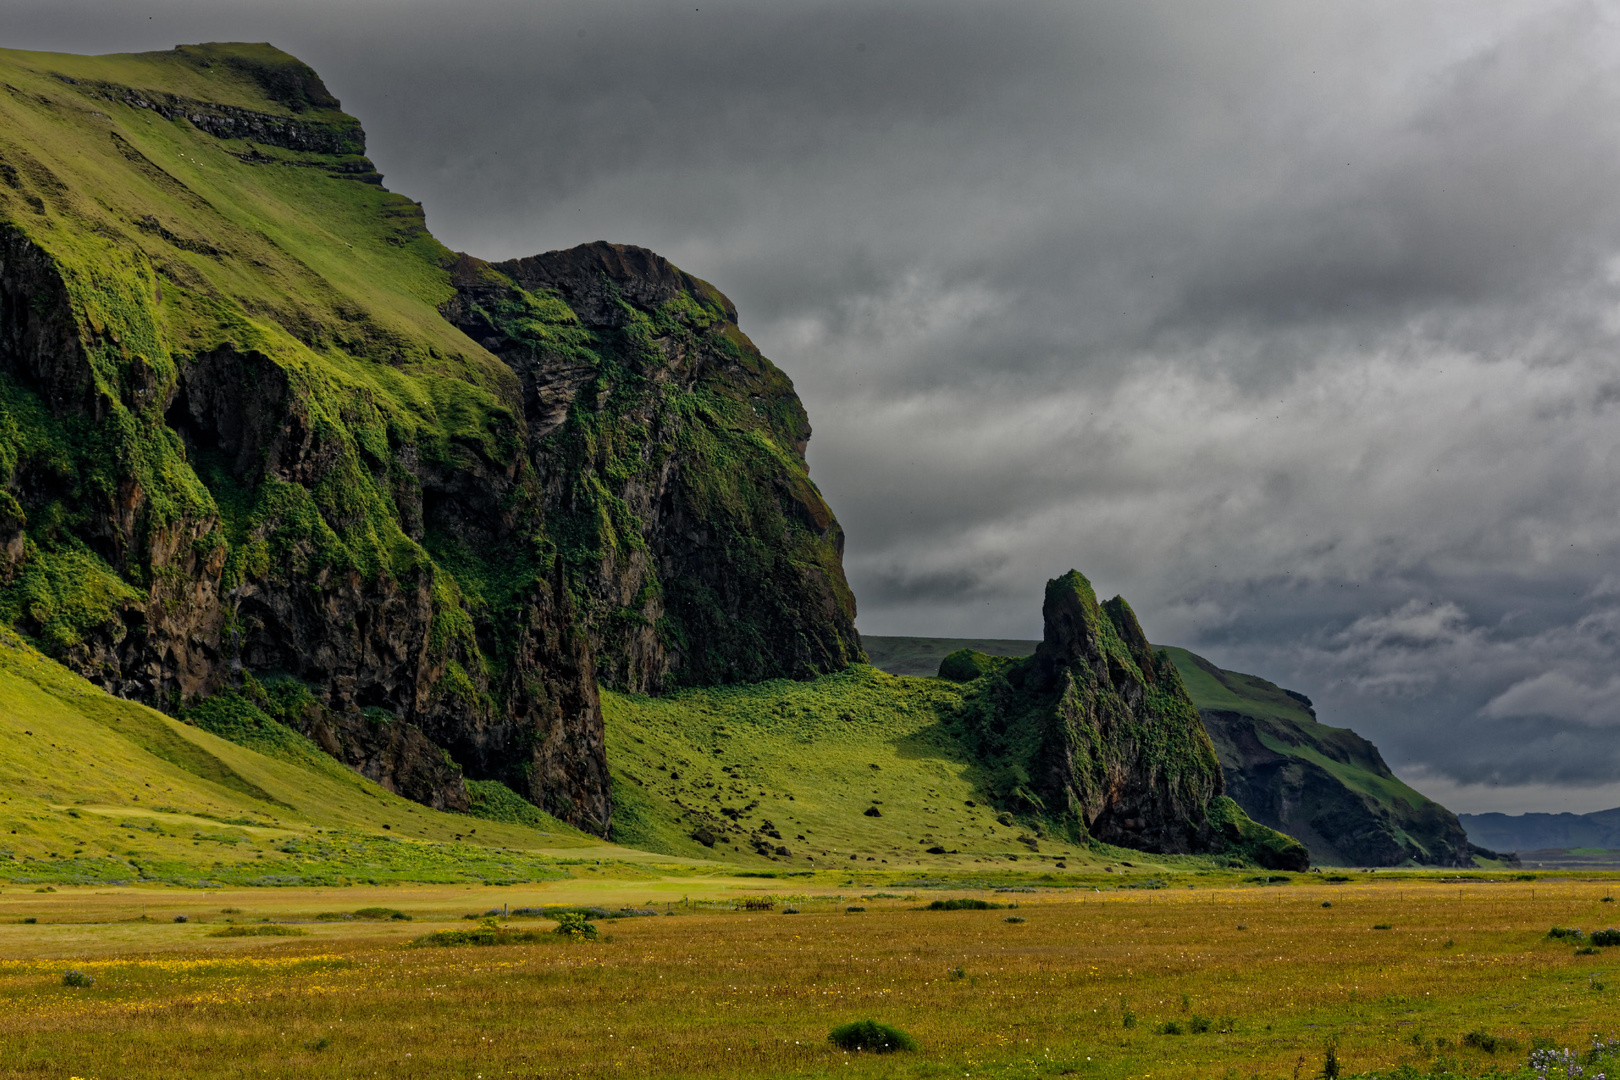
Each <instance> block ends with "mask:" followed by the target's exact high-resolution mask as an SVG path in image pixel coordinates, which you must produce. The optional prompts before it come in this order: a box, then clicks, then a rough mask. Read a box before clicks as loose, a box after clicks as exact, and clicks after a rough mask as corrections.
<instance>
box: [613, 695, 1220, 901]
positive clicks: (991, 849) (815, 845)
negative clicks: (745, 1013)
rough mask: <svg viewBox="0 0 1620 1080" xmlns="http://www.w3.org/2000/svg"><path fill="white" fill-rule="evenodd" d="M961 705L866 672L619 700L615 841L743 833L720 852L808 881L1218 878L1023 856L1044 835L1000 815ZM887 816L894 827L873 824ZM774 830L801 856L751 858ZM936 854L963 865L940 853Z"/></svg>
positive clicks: (1044, 851) (1051, 854) (1077, 854)
mask: <svg viewBox="0 0 1620 1080" xmlns="http://www.w3.org/2000/svg"><path fill="white" fill-rule="evenodd" d="M962 693H963V687H962V686H961V685H959V684H957V683H952V682H949V681H947V680H944V679H923V678H912V677H902V676H894V675H888V674H885V673H884V672H881V671H878V670H877V669H875V668H873V667H870V666H867V665H864V664H862V665H855V666H853V667H851V668H849V669H848V670H847V671H844V672H841V673H839V674H836V675H828V676H823V677H822V678H820V679H817V680H815V681H813V682H803V683H801V682H791V681H786V680H779V681H775V682H767V683H758V684H754V685H745V686H724V687H715V688H710V689H702V690H688V691H683V692H680V693H677V694H672V695H670V696H668V697H664V698H648V697H639V696H637V697H630V696H625V695H620V694H613V693H604V694H603V701H602V711H603V715H604V717H605V719H606V721H607V747H608V763H609V766H610V768H611V769H612V772H613V784H614V788H613V790H614V823H615V824H614V838H615V839H616V840H618V841H620V842H622V843H627V844H632V845H635V846H638V847H645V848H649V849H652V850H657V851H667V852H672V853H678V854H685V855H700V854H706V853H707V849H706V848H704V847H703V846H702V845H700V844H699V843H698V842H697V841H696V840H694V839H692V837H691V833H692V832H693V831H695V830H696V829H697V827H698V826H701V825H704V824H707V825H709V827H711V828H716V829H718V828H721V827H724V828H725V829H727V830H728V831H727V832H726V834H725V835H724V837H723V838H722V839H721V841H720V843H718V844H717V845H716V847H715V849H714V851H715V854H717V855H723V856H724V857H726V858H729V859H732V860H736V861H739V862H745V863H747V862H751V863H754V864H756V865H757V864H767V865H769V864H771V863H774V864H775V865H776V866H778V867H781V868H783V869H787V868H793V869H797V870H808V869H810V868H812V867H816V868H825V867H828V866H832V867H833V868H835V869H836V868H837V867H839V866H843V867H845V868H850V867H852V866H855V865H859V866H861V867H863V868H865V867H867V866H868V865H870V864H875V865H878V866H882V865H885V864H886V865H888V866H890V867H896V866H899V867H930V868H934V869H936V870H948V869H957V870H967V869H973V868H980V869H982V868H983V867H985V866H986V865H987V864H996V865H999V866H1002V867H1005V868H1007V869H1013V868H1015V866H1016V868H1018V869H1025V868H1030V863H1031V862H1032V861H1033V862H1034V863H1035V864H1036V865H1037V866H1039V867H1040V868H1041V869H1042V870H1056V867H1055V863H1056V862H1057V861H1058V860H1059V859H1062V860H1064V861H1066V862H1068V864H1069V868H1070V869H1071V870H1073V871H1078V870H1079V869H1080V868H1081V867H1092V866H1093V865H1094V864H1097V863H1099V862H1109V861H1117V860H1118V859H1119V858H1120V857H1121V856H1123V857H1124V858H1127V859H1131V860H1135V861H1137V862H1139V863H1140V862H1143V861H1148V862H1153V863H1162V864H1171V863H1174V864H1177V865H1180V864H1181V863H1183V862H1185V863H1186V864H1187V865H1188V866H1192V865H1195V864H1196V865H1206V864H1207V865H1213V862H1212V861H1211V860H1210V859H1208V858H1203V857H1198V856H1150V855H1143V854H1141V853H1139V852H1128V851H1123V850H1116V849H1106V848H1101V847H1096V848H1088V847H1085V846H1081V845H1075V844H1072V843H1070V842H1068V841H1067V840H1066V839H1060V838H1057V837H1045V838H1037V841H1036V846H1037V848H1038V850H1032V849H1031V848H1030V846H1029V845H1028V844H1026V843H1023V842H1020V840H1019V837H1020V836H1021V835H1030V832H1029V830H1028V829H1027V828H1026V826H1025V825H1024V824H1022V823H1019V822H1013V823H1012V824H1005V823H1003V822H1001V821H998V820H997V815H998V812H997V811H996V810H995V809H993V808H992V807H990V806H987V805H986V799H985V792H984V789H983V786H982V785H983V783H984V781H985V780H986V779H988V778H987V777H985V776H984V775H982V770H981V769H980V767H979V766H978V765H977V764H976V763H975V761H974V758H973V756H972V755H971V754H970V752H969V751H968V750H967V749H966V748H965V747H964V746H963V745H962V744H961V743H960V741H959V740H958V738H957V737H956V736H955V735H953V734H952V733H951V732H950V730H949V729H948V728H947V727H946V726H945V725H944V724H942V722H941V718H942V715H944V714H945V713H946V712H947V711H954V710H955V709H956V708H958V707H959V705H960V703H961V701H962ZM727 766H729V767H730V769H729V771H728V770H727V768H726V767H727ZM970 801H971V802H975V803H977V804H978V805H976V806H969V805H968V803H969V802H970ZM874 805H876V806H877V808H878V810H879V812H880V813H881V815H882V816H881V817H875V818H874V817H868V816H866V814H865V811H866V810H867V808H868V807H871V806H874ZM723 808H730V809H732V810H734V811H737V812H738V814H737V817H736V818H735V819H732V818H730V817H728V816H726V815H725V814H724V813H723ZM1008 820H1009V821H1011V820H1012V819H1008ZM767 821H769V822H771V823H772V824H774V826H775V827H776V830H777V831H778V832H780V833H781V834H782V835H781V839H780V840H777V839H775V838H772V839H771V841H770V842H771V844H772V846H773V847H774V846H775V845H778V844H780V845H781V846H785V847H786V848H788V849H789V851H790V852H791V855H789V856H780V855H771V856H767V855H762V854H759V853H758V852H757V850H756V848H755V847H754V846H752V843H751V838H752V837H753V836H755V835H757V834H758V830H760V829H762V828H764V823H765V822H767ZM933 846H940V847H944V848H945V849H946V850H947V852H948V854H945V855H929V854H928V853H927V849H928V848H929V847H933ZM852 854H853V855H855V856H856V859H855V861H854V862H853V863H852V862H851V860H850V858H849V857H850V855H852ZM1015 858H1016V860H1018V861H1017V863H1016V864H1015V863H1014V861H1013V860H1014V859H1015ZM1219 861H1220V862H1221V863H1223V864H1224V860H1219ZM1059 872H1061V871H1059Z"/></svg>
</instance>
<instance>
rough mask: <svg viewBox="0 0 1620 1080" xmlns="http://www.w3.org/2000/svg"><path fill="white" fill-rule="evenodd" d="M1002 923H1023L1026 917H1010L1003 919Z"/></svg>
mask: <svg viewBox="0 0 1620 1080" xmlns="http://www.w3.org/2000/svg"><path fill="white" fill-rule="evenodd" d="M1001 921H1002V922H1014V923H1016V922H1023V921H1024V917H1023V916H1022V915H1009V916H1007V917H1006V918H1005V919H1002V920H1001Z"/></svg>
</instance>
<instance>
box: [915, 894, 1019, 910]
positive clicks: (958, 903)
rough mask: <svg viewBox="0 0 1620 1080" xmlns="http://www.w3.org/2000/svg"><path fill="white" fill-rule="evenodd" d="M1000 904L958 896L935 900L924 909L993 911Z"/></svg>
mask: <svg viewBox="0 0 1620 1080" xmlns="http://www.w3.org/2000/svg"><path fill="white" fill-rule="evenodd" d="M1001 906H1002V905H1000V904H992V903H991V902H990V901H988V900H975V899H973V898H971V897H966V896H959V897H955V898H954V899H951V900H935V901H934V902H933V903H932V904H929V905H928V907H927V908H925V909H924V910H925V911H995V910H997V909H999V908H1000V907H1001Z"/></svg>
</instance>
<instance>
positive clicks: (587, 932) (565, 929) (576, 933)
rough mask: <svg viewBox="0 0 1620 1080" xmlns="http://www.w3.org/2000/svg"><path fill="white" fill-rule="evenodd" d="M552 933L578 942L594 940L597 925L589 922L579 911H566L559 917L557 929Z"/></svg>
mask: <svg viewBox="0 0 1620 1080" xmlns="http://www.w3.org/2000/svg"><path fill="white" fill-rule="evenodd" d="M552 933H553V934H556V935H557V936H558V937H565V938H572V939H574V940H576V941H585V940H594V939H595V937H596V924H595V923H592V922H587V921H586V919H585V916H584V915H582V914H580V913H579V912H577V911H565V912H562V913H561V914H559V915H558V916H557V928H556V929H555V930H553V931H552Z"/></svg>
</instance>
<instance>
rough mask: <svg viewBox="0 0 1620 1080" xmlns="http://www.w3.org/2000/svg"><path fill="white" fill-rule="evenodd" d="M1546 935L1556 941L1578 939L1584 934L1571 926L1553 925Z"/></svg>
mask: <svg viewBox="0 0 1620 1080" xmlns="http://www.w3.org/2000/svg"><path fill="white" fill-rule="evenodd" d="M1547 936H1548V937H1550V938H1552V939H1554V940H1556V941H1580V940H1581V939H1582V938H1584V937H1585V936H1586V934H1585V933H1583V932H1582V931H1580V930H1577V929H1576V928H1575V927H1573V926H1555V927H1553V928H1552V929H1551V930H1549V931H1547Z"/></svg>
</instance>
